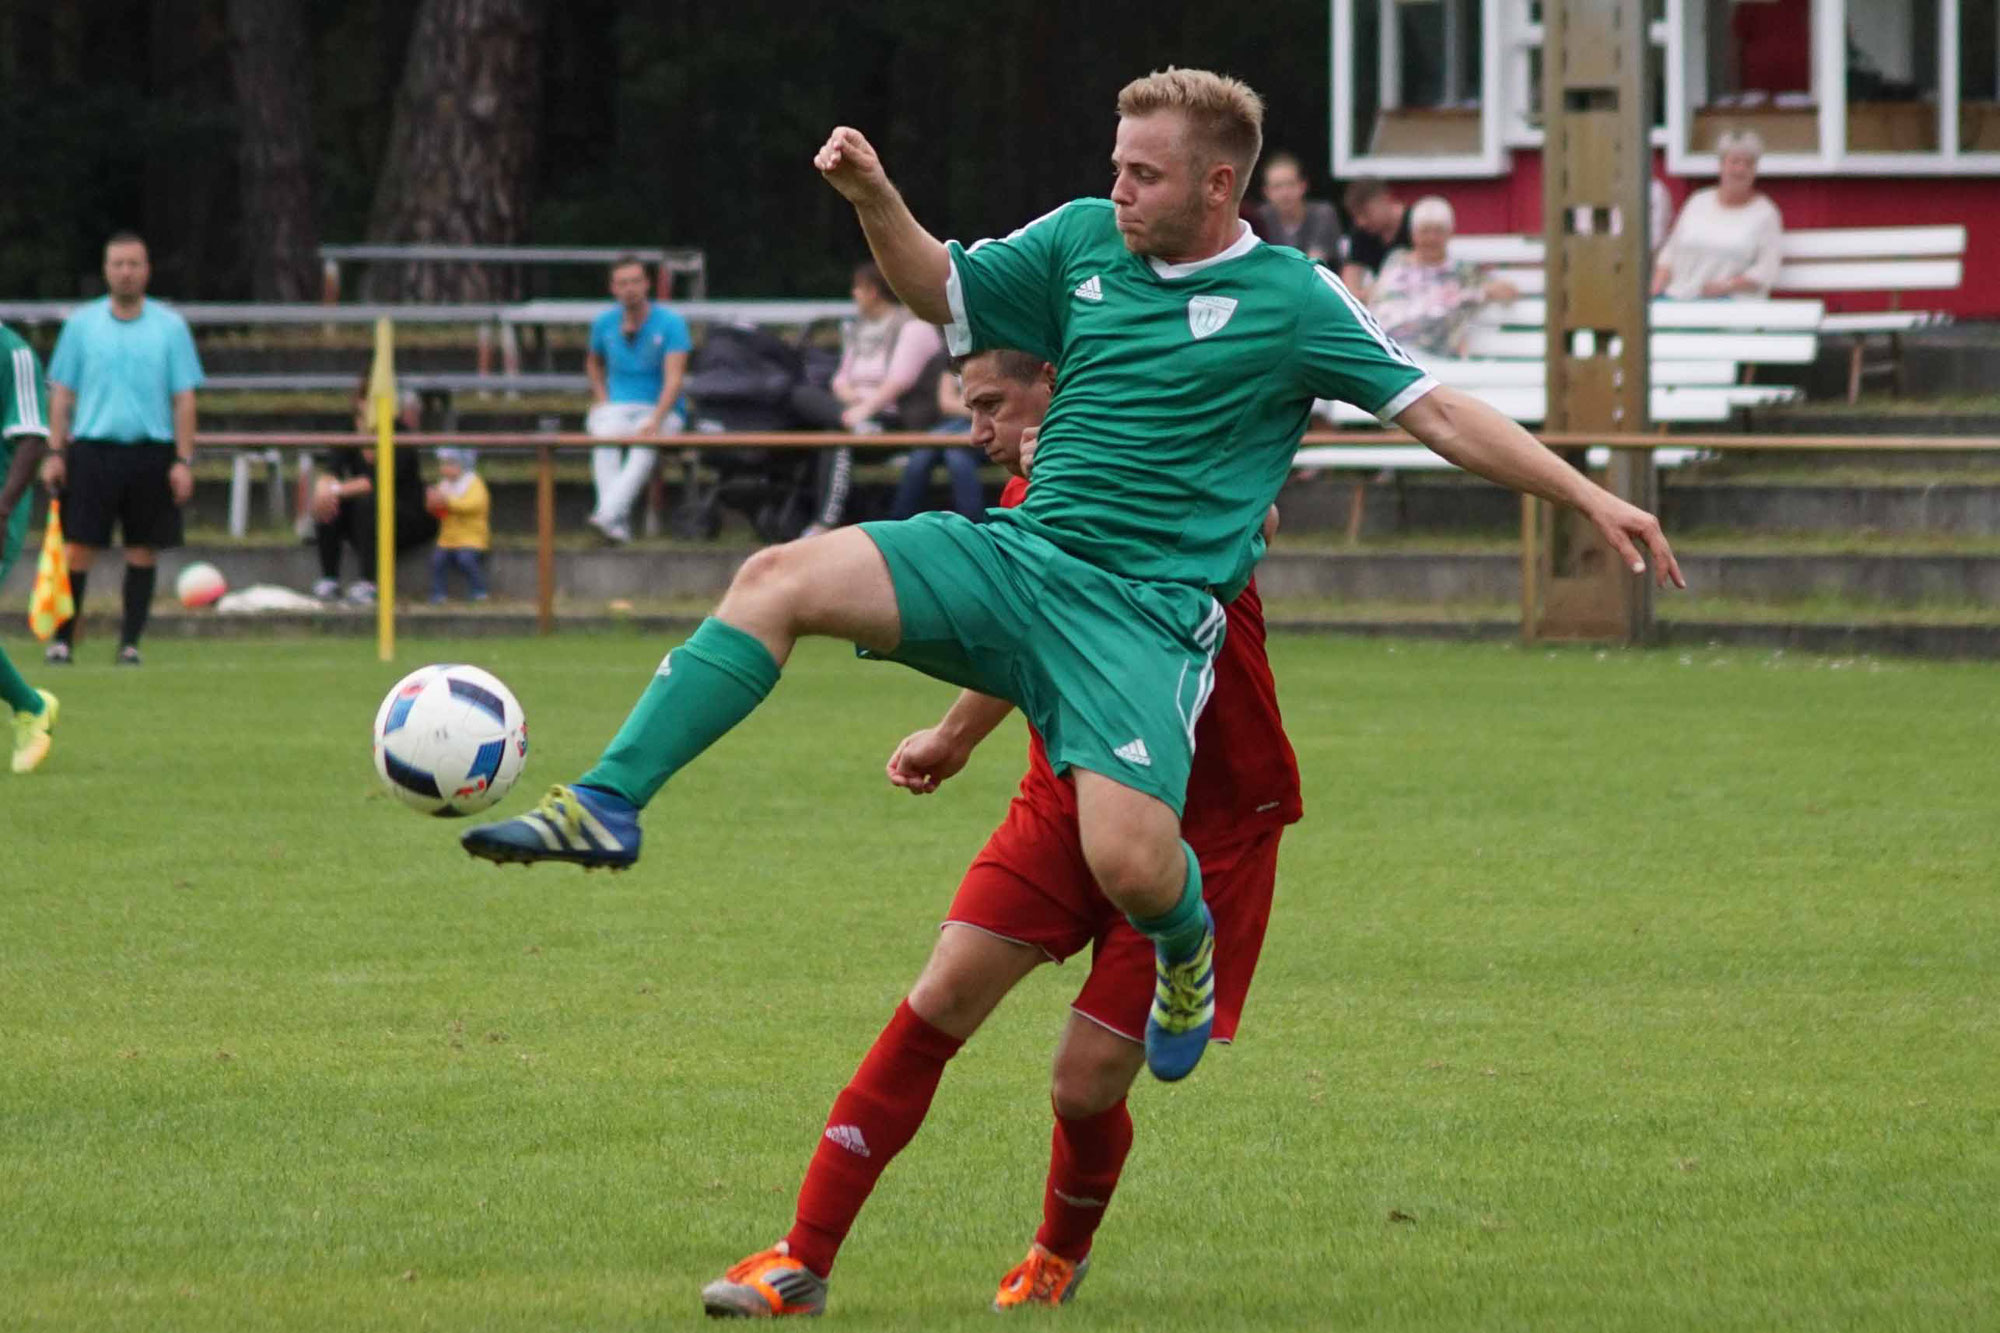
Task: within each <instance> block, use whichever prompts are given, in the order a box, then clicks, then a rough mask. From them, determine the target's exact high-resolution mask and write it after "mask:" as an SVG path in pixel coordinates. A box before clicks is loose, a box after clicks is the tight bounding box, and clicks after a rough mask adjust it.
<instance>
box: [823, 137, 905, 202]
mask: <svg viewBox="0 0 2000 1333" xmlns="http://www.w3.org/2000/svg"><path fill="white" fill-rule="evenodd" d="M813 166H814V167H816V168H818V170H819V174H820V175H821V176H824V177H825V178H826V183H827V184H828V185H831V186H832V187H833V188H834V189H836V190H838V191H840V193H841V197H842V198H844V199H846V200H847V201H848V202H849V203H851V204H865V203H869V202H871V201H873V200H876V199H879V198H881V197H882V196H883V195H885V194H887V193H888V192H889V190H890V185H889V173H888V172H886V171H884V170H883V169H882V159H881V158H880V157H878V156H876V154H875V146H874V145H873V144H871V143H869V142H868V140H867V138H866V137H864V136H863V135H862V133H861V131H860V130H851V129H849V128H848V127H847V126H845V125H842V126H840V127H839V128H837V129H835V130H834V132H833V133H832V134H830V135H828V136H827V140H826V143H825V144H824V145H823V146H821V148H820V150H819V152H817V153H815V154H814V155H813Z"/></svg>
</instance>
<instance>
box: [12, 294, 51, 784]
mask: <svg viewBox="0 0 2000 1333" xmlns="http://www.w3.org/2000/svg"><path fill="white" fill-rule="evenodd" d="M48 437H49V386H48V381H47V380H45V379H43V378H42V367H41V363H40V362H39V361H37V360H36V359H35V349H34V348H32V347H30V346H28V344H27V343H25V342H23V341H22V340H21V337H20V335H19V334H17V333H15V332H14V331H13V330H12V329H10V328H7V327H6V326H4V325H0V579H4V578H6V577H7V571H8V570H9V569H11V568H12V567H13V564H14V559H15V557H17V556H18V555H20V553H21V548H22V547H23V546H24V545H26V543H27V537H28V510H29V508H30V506H31V505H32V504H33V495H32V492H33V490H34V480H35V469H36V468H37V467H39V466H40V465H41V461H42V451H43V449H44V448H45V447H46V446H47V444H48ZM0 703H4V704H5V705H6V706H7V709H8V711H9V712H11V713H12V714H13V717H14V753H13V758H12V759H11V761H10V762H9V765H8V766H9V768H11V769H12V770H13V771H14V772H16V773H32V772H34V770H35V768H36V767H37V766H38V765H40V763H41V762H42V760H44V759H46V758H47V757H48V753H49V733H50V732H51V731H53V730H54V729H55V725H56V709H57V706H58V705H57V703H56V697H55V696H54V695H53V694H50V693H49V692H48V691H47V690H37V689H34V688H31V687H30V686H29V684H28V682H27V681H25V680H23V679H21V673H20V672H18V671H16V670H15V669H14V664H13V663H12V662H10V661H9V660H7V652H6V650H5V649H4V648H0Z"/></svg>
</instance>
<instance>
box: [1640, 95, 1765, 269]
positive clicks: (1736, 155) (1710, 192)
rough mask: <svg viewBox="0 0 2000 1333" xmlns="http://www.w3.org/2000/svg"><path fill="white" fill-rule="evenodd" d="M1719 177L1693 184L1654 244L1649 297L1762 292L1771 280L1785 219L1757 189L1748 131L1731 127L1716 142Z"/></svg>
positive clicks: (1758, 146) (1753, 143)
mask: <svg viewBox="0 0 2000 1333" xmlns="http://www.w3.org/2000/svg"><path fill="white" fill-rule="evenodd" d="M1715 147H1716V153H1717V155H1718V156H1720V157H1721V159H1722V176H1721V179H1720V180H1718V181H1717V182H1716V184H1714V185H1713V186H1710V187H1709V188H1708V189H1705V190H1696V191H1695V192H1694V193H1693V194H1691V195H1689V196H1688V199H1687V202H1686V203H1685V204H1682V205H1681V215H1680V217H1679V218H1678V219H1676V220H1675V222H1674V229H1673V231H1672V232H1670V233H1669V234H1668V236H1667V243H1666V245H1664V246H1663V247H1661V249H1660V257H1659V260H1658V261H1657V263H1656V265H1655V267H1654V269H1653V295H1655V296H1665V297H1669V298H1671V299H1673V300H1676V301H1694V300H1699V299H1702V298H1704V297H1719V296H1733V297H1761V296H1769V295H1770V294H1771V288H1772V286H1773V285H1774V284H1775V283H1776V282H1777V281H1778V240H1779V238H1780V237H1781V236H1782V235H1783V234H1784V230H1785V220H1784V218H1783V217H1782V216H1781V215H1780V214H1779V212H1778V206H1777V205H1776V204H1774V203H1772V202H1771V200H1770V198H1769V197H1768V196H1766V195H1764V194H1761V193H1759V192H1758V190H1757V159H1758V158H1760V157H1762V156H1763V155H1764V141H1763V140H1762V139H1761V138H1759V137H1758V136H1757V134H1756V132H1755V131H1754V130H1741V131H1737V130H1732V131H1730V132H1728V133H1726V134H1724V135H1722V137H1721V138H1720V139H1719V140H1717V142H1716V145H1715Z"/></svg>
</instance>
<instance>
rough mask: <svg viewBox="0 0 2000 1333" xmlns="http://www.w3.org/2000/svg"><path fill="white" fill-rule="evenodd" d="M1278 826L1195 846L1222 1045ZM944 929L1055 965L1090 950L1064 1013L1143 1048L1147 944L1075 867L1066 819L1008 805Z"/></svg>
mask: <svg viewBox="0 0 2000 1333" xmlns="http://www.w3.org/2000/svg"><path fill="white" fill-rule="evenodd" d="M1283 833H1284V828H1283V826H1282V825H1277V826H1272V827H1270V828H1266V829H1263V830H1260V831H1253V832H1250V833H1247V834H1245V835H1244V836H1243V837H1241V838H1238V839H1234V840H1232V841H1231V842H1230V843H1229V844H1228V845H1226V846H1223V847H1196V848H1195V855H1196V857H1197V858H1198V859H1199V860H1200V861H1201V892H1202V897H1203V898H1205V899H1206V900H1207V901H1208V908H1209V911H1210V912H1212V913H1213V914H1214V916H1215V1036H1214V1040H1216V1041H1229V1040H1231V1039H1232V1038H1234V1037H1235V1035H1236V1023H1237V1020H1238V1019H1239V1018H1240V1017H1242V1014H1243V1000H1244V997H1245V996H1247V995H1248V994H1249V993H1250V978H1251V975H1252V974H1253V973H1255V972H1256V970H1257V954H1258V952H1259V951H1260V950H1261V949H1262V948H1263V947H1264V927H1265V925H1266V924H1267V923H1268V922H1269V921H1270V919H1271V891H1272V889H1273V887H1274V886H1275V885H1276V883H1277V878H1278V839H1279V838H1280V837H1281V836H1282V835H1283ZM945 921H946V922H947V924H950V923H957V924H959V925H966V926H973V927H976V928H977V929H979V930H983V931H985V932H987V933H988V934H990V935H997V936H999V937H1000V938H1002V939H1007V940H1013V941H1015V942H1017V943H1020V944H1027V945H1032V946H1033V947H1034V948H1037V949H1040V950H1041V951H1042V952H1043V953H1045V954H1047V955H1048V956H1049V957H1050V958H1052V959H1053V960H1055V961H1056V962H1058V963H1060V962H1062V961H1063V960H1064V959H1066V958H1068V957H1069V956H1070V955H1072V954H1074V953H1078V952H1080V951H1081V950H1082V949H1083V946H1084V945H1086V944H1088V945H1091V946H1093V947H1092V950H1091V955H1090V975H1089V977H1087V978H1086V979H1085V980H1084V983H1083V989H1082V990H1081V991H1080V992H1078V994H1077V997H1076V1002H1075V1004H1074V1005H1072V1006H1071V1007H1072V1008H1074V1009H1075V1010H1076V1012H1077V1013H1079V1014H1082V1015H1083V1016H1084V1017H1085V1018H1088V1019H1090V1020H1091V1021H1092V1022H1094V1023H1097V1024H1099V1025H1100V1026H1102V1027H1106V1028H1109V1029H1110V1030H1111V1031H1113V1032H1115V1033H1117V1034H1118V1035H1119V1036H1121V1037H1127V1038H1130V1039H1131V1040H1133V1041H1144V1040H1145V1037H1146V1016H1147V1014H1149V1013H1150V1012H1151V1011H1152V1008H1153V982H1154V975H1153V942H1152V941H1151V940H1149V939H1147V938H1146V937H1145V936H1144V935H1141V934H1140V933H1139V932H1138V931H1137V930H1135V929H1133V928H1132V924H1131V922H1129V921H1127V920H1126V919H1125V914H1124V913H1123V912H1120V911H1119V910H1118V909H1117V908H1116V907H1114V906H1112V905H1111V901H1110V899H1108V898H1106V897H1105V896H1104V893H1103V891H1102V890H1100V889H1099V888H1098V887H1097V881H1096V879H1095V878H1093V877H1092V876H1091V873H1090V868H1089V866H1087V865H1086V864H1084V860H1083V845H1082V842H1081V841H1080V840H1079V838H1078V836H1077V831H1076V820H1075V819H1074V818H1073V817H1056V816H1052V815H1049V814H1047V813H1046V812H1044V811H1042V810H1040V809H1038V808H1036V807H1035V806H1033V805H1031V804H1029V803H1028V802H1027V801H1024V800H1021V799H1020V798H1018V797H1017V798H1015V800H1014V803H1013V805H1011V806H1010V807H1008V810H1007V819H1006V821H1005V822H1004V823H1002V824H1001V825H1000V827H999V828H997V829H995V830H994V831H993V836H992V837H991V838H989V839H987V841H986V846H985V847H984V848H982V849H981V850H980V853H979V855H978V856H976V857H974V858H973V861H972V865H971V866H970V867H969V868H968V869H967V870H966V872H965V879H964V880H963V882H961V883H960V884H959V886H958V894H957V896H956V897H954V898H953V899H952V900H951V912H950V914H949V915H947V916H946V917H945Z"/></svg>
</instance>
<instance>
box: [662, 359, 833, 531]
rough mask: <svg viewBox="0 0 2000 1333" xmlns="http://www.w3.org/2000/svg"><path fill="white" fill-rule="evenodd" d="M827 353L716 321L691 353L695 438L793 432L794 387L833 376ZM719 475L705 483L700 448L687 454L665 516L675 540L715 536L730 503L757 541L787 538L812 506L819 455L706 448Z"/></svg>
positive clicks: (797, 451)
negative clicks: (679, 488) (813, 377)
mask: <svg viewBox="0 0 2000 1333" xmlns="http://www.w3.org/2000/svg"><path fill="white" fill-rule="evenodd" d="M824 360H825V357H824V354H823V353H818V352H817V351H815V350H813V349H806V350H802V349H800V348H798V347H794V346H793V345H792V344H790V343H788V342H786V341H785V340H784V339H782V338H780V337H778V336H777V335H776V334H774V333H772V332H770V331H769V330H768V329H763V328H759V327H756V326H754V325H748V324H715V325H711V326H710V328H709V330H708V336H707V337H706V338H705V339H704V340H703V341H702V345H701V346H700V347H699V348H697V349H696V350H695V351H694V353H693V354H692V355H691V356H690V357H689V358H688V371H687V380H686V385H687V394H688V398H689V399H690V400H691V402H692V404H693V408H694V413H693V416H694V419H693V421H692V423H691V428H692V430H693V431H694V433H695V434H697V435H702V434H708V435H715V434H720V433H723V432H733V431H777V430H795V429H797V428H798V427H799V424H800V423H799V422H798V420H797V419H796V418H795V417H794V416H793V414H792V409H791V395H792V390H793V388H794V387H795V386H796V385H798V384H799V383H801V382H802V381H804V380H805V379H806V378H807V377H808V375H809V374H813V373H818V374H821V375H823V376H826V375H831V374H832V366H831V365H821V364H819V363H820V362H823V361H824ZM701 461H705V462H706V463H707V464H708V466H709V467H710V469H711V470H712V471H713V472H714V473H715V474H716V479H715V481H714V482H713V483H711V484H709V485H706V486H704V485H703V484H702V479H701V470H700V466H699V463H698V461H697V457H696V450H695V449H693V448H690V449H689V450H688V451H687V479H686V486H685V487H684V489H683V492H682V496H681V501H680V503H679V504H678V505H676V506H675V508H674V511H673V513H672V515H671V516H670V517H669V518H668V528H669V530H670V531H671V532H672V533H673V535H674V536H676V537H684V538H691V539H699V540H703V541H707V540H711V539H713V538H714V537H715V536H716V535H717V534H718V533H720V532H721V531H722V522H723V510H724V508H725V506H726V507H727V508H729V509H733V510H735V511H736V512H738V513H740V514H742V515H743V516H744V517H745V518H747V519H748V520H749V521H750V526H751V528H752V529H753V530H754V531H755V532H756V534H757V537H758V539H759V540H760V541H765V542H783V541H790V540H791V539H792V538H794V537H796V536H798V535H799V533H800V532H801V531H803V530H804V528H805V526H806V523H807V522H808V521H809V519H810V516H811V513H812V505H813V476H814V467H815V459H814V457H813V454H812V452H811V451H809V450H804V449H710V450H705V451H702V452H701Z"/></svg>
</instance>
